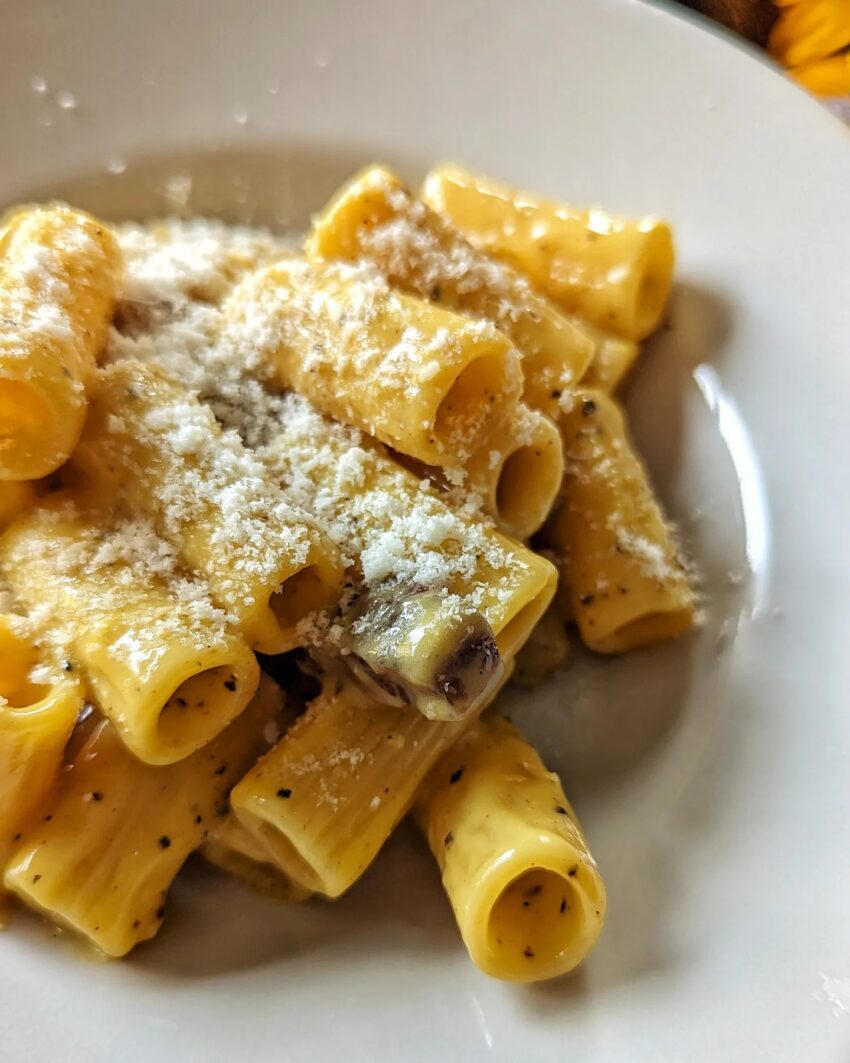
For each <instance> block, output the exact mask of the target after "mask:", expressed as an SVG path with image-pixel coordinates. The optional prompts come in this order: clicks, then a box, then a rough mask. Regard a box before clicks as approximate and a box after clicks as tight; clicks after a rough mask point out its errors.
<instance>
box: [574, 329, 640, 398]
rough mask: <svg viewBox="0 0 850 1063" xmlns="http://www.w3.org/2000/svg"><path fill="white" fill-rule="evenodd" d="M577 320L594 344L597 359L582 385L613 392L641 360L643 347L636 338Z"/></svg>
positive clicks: (589, 367)
mask: <svg viewBox="0 0 850 1063" xmlns="http://www.w3.org/2000/svg"><path fill="white" fill-rule="evenodd" d="M573 320H574V321H575V324H576V328H580V329H581V330H582V331H583V332H584V334H585V335H586V336H587V337H588V339H590V340H592V341H593V345H594V353H593V361H592V362H591V363H590V365H589V366H588V367H587V370H586V371H585V374H584V376H583V377H582V378H581V385H582V387H586V388H597V389H598V390H599V391H607V392H608V393H609V394H611V393H612V392H614V391H616V390H617V389H618V388H619V387H620V385H621V384H622V383H623V381H624V379H625V378H626V375H627V374H628V372H629V370H630V369H631V368H632V366H633V365H634V364H635V362H636V361H637V357H638V355H639V354H640V348H639V347H638V345H637V343H636V342H635V340H626V339H623V337H622V336H615V335H613V334H612V333H610V332H604V331H603V330H602V329H599V328H596V327H594V326H593V325H588V324H587V322H586V321H582V320H581V319H579V318H574V319H573Z"/></svg>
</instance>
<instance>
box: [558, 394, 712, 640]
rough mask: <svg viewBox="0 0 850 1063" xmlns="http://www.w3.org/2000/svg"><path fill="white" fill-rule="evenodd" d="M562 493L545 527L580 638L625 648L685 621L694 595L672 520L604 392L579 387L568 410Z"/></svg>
mask: <svg viewBox="0 0 850 1063" xmlns="http://www.w3.org/2000/svg"><path fill="white" fill-rule="evenodd" d="M561 430H562V432H563V436H564V453H565V457H566V475H565V477H564V493H563V497H562V499H561V500H560V502H559V504H558V506H557V507H556V509H555V512H554V514H553V516H552V518H551V520H550V522H549V525H548V526H547V528H546V529H545V532H544V535H543V538H544V540H545V542H546V543H547V544H548V545H550V546H551V547H553V548H554V549H556V550H557V551H559V552H561V553H562V556H563V558H564V572H565V578H566V583H567V587H568V590H569V594H570V599H571V602H572V608H573V614H574V616H575V619H576V624H577V625H578V629H579V633H580V634H581V638H582V641H583V642H584V643H585V645H586V646H589V647H590V648H591V649H593V650H596V651H598V652H599V653H623V652H625V651H626V650H631V649H635V648H636V647H638V646H646V645H648V644H649V643H652V642H658V641H661V640H663V639H668V638H673V637H674V636H676V635H678V634H680V633H681V632H682V631H685V630H686V629H687V628H689V627H690V626H691V624H692V623H693V619H694V595H693V591H692V590H691V587H690V583H689V581H688V577H687V573H686V572H685V569H684V567H683V565H682V562H681V560H680V557H679V553H678V550H677V548H676V544H675V542H674V540H673V537H672V534H671V531H670V528H669V527H668V525H667V523H666V522H665V520H664V517H663V515H662V513H661V510H660V508H659V506H658V503H657V502H656V500H655V498H654V496H653V493H652V488H651V487H650V485H649V480H648V477H647V474H646V471H645V469H644V468H643V466H642V465H641V463H640V461H639V460H638V458H637V457H636V456H635V453H634V450H633V448H632V446H631V442H630V440H629V438H628V435H627V434H626V427H625V423H624V419H623V415H622V412H621V411H620V410H619V409H618V407H617V405H616V403H615V402H614V401H613V399H611V398H609V396H607V395H605V394H603V393H602V392H598V391H597V392H591V391H588V392H582V393H581V394H580V395H579V396H578V398H577V400H576V404H575V407H574V408H573V410H572V411H571V412H570V413H569V414H567V415H565V417H564V420H563V423H562V426H561Z"/></svg>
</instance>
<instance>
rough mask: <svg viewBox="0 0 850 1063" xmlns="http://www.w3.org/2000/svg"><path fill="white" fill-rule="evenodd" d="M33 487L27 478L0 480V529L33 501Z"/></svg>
mask: <svg viewBox="0 0 850 1063" xmlns="http://www.w3.org/2000/svg"><path fill="white" fill-rule="evenodd" d="M35 498H36V492H35V487H34V486H33V484H32V483H31V482H30V481H29V480H0V531H2V530H3V529H4V528H5V527H6V526H7V525H9V524H11V523H12V521H13V520H14V519H15V517H17V516H18V514H20V513H23V511H24V510H25V509H27V508H28V507H29V506H31V505H32V503H33V502H34V501H35Z"/></svg>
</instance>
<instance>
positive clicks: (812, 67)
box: [791, 52, 850, 96]
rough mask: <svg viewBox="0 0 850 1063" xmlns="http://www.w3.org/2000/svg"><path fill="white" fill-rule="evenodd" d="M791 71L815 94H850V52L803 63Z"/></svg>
mask: <svg viewBox="0 0 850 1063" xmlns="http://www.w3.org/2000/svg"><path fill="white" fill-rule="evenodd" d="M791 73H792V74H793V76H794V77H795V78H796V79H797V81H799V82H800V84H801V85H802V86H803V87H804V88H806V89H808V90H809V92H813V93H814V94H815V95H816V96H850V52H844V53H843V54H842V55H831V56H830V57H829V58H828V59H818V60H816V61H815V62H814V63H804V64H803V65H802V66H797V67H794V69H793V70H792V71H791Z"/></svg>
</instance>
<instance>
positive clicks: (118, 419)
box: [73, 360, 343, 653]
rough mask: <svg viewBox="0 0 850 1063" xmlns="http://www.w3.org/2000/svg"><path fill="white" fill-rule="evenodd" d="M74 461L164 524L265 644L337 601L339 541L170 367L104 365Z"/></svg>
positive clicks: (106, 492)
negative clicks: (288, 495) (292, 501)
mask: <svg viewBox="0 0 850 1063" xmlns="http://www.w3.org/2000/svg"><path fill="white" fill-rule="evenodd" d="M73 462H74V465H75V467H76V468H77V469H79V470H81V472H82V473H83V477H84V480H85V482H86V483H87V485H88V486H89V487H90V488H92V489H93V490H94V492H95V493H96V494H97V495H98V496H99V497H104V496H106V497H109V498H110V499H114V500H116V501H117V502H123V503H124V504H125V507H126V508H127V509H128V510H129V511H130V512H132V513H134V514H140V515H143V516H145V517H147V518H149V519H151V520H152V521H153V522H154V523H155V524H156V526H157V529H158V531H159V532H160V534H161V535H162V536H163V537H164V538H165V539H167V540H168V541H169V542H171V543H173V544H174V546H175V547H176V548H177V550H178V551H179V553H180V554H181V556H182V558H183V560H184V562H185V563H186V564H187V565H188V566H189V568H191V569H193V570H195V571H197V572H200V573H201V574H202V575H203V576H204V578H205V579H206V582H207V583H208V585H209V588H210V593H211V594H212V597H213V600H214V601H215V603H216V604H217V605H218V606H220V607H221V608H222V609H224V610H226V611H227V612H228V613H230V614H231V615H232V616H233V617H234V618H235V622H236V624H237V625H238V626H239V627H240V628H241V630H242V632H243V634H244V635H245V638H246V640H247V641H248V643H249V644H250V645H251V646H253V647H254V648H255V649H257V650H260V651H261V652H263V653H281V652H283V651H284V650H288V649H292V647H293V646H294V645H295V644H296V642H297V637H296V634H295V631H296V627H297V625H298V622H299V621H301V620H302V619H303V618H304V616H306V615H307V614H308V613H311V612H315V611H319V610H322V609H325V608H330V607H331V606H335V605H336V602H337V600H338V599H339V595H340V592H341V589H342V571H343V567H342V559H341V557H340V554H339V551H338V550H337V549H336V547H335V546H334V545H333V544H332V543H331V542H329V541H328V539H327V537H326V536H324V535H323V534H322V533H321V532H320V531H319V529H318V528H317V527H316V525H315V524H314V522H313V521H311V520H310V519H309V518H308V517H307V516H306V514H304V513H300V512H298V511H297V510H295V509H294V508H293V507H292V506H290V505H289V504H288V503H287V501H286V499H285V496H284V494H283V493H282V491H281V490H280V487H279V486H278V485H277V484H275V483H274V482H273V481H272V480H271V479H270V477H269V475H268V473H267V472H266V470H265V469H264V468H263V465H262V463H261V462H259V461H258V460H257V459H256V458H255V457H254V456H253V455H252V454H251V453H250V451H248V450H246V448H245V447H244V446H243V444H242V443H241V441H240V440H239V439H238V438H237V437H236V435H235V433H233V432H224V431H222V429H221V428H220V427H219V426H218V424H217V423H216V420H215V417H214V416H213V413H212V411H211V410H210V409H209V408H208V407H207V406H204V405H203V404H201V403H200V402H199V401H198V400H197V399H196V398H194V396H192V395H191V394H190V393H188V392H187V391H186V390H185V389H184V388H183V387H181V385H179V384H177V383H176V382H174V381H173V380H171V378H169V377H168V376H167V375H166V374H164V373H163V372H162V371H161V370H158V369H156V368H154V367H152V366H147V365H143V364H142V363H140V362H135V361H132V360H129V361H126V362H119V363H117V364H115V365H111V366H109V367H108V368H106V369H104V370H101V371H99V373H98V376H97V379H96V381H95V383H94V385H93V388H92V406H91V412H90V415H89V419H88V423H87V425H86V429H85V432H84V433H83V437H82V439H81V440H80V444H79V446H78V447H77V449H76V451H75V453H74V458H73Z"/></svg>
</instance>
